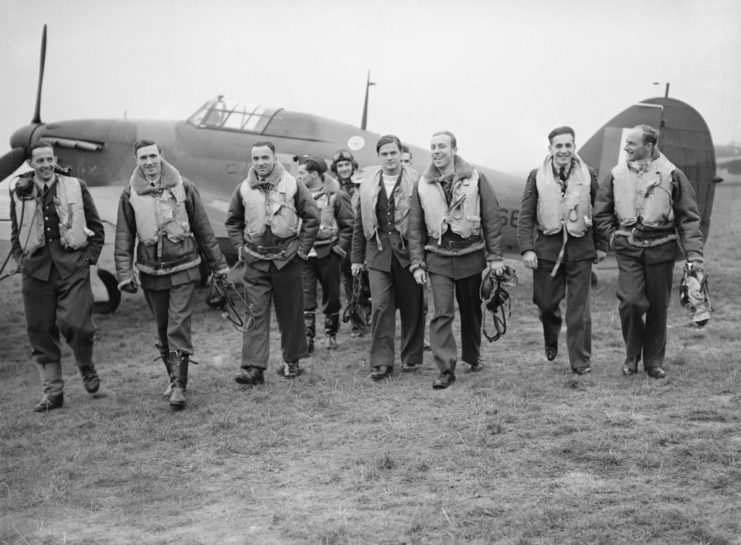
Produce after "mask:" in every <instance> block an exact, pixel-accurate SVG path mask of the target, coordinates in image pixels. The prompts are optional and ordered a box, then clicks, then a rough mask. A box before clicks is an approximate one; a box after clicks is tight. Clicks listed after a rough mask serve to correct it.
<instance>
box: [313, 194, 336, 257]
mask: <svg viewBox="0 0 741 545" xmlns="http://www.w3.org/2000/svg"><path fill="white" fill-rule="evenodd" d="M314 202H315V203H316V206H317V208H318V209H319V233H318V234H317V236H316V242H315V244H320V245H321V244H322V243H324V244H326V243H329V242H332V241H334V240H336V239H337V232H338V231H339V227H338V226H337V218H335V215H334V207H335V203H336V202H337V193H329V192H327V191H325V190H324V189H320V190H319V192H318V193H317V194H315V195H314Z"/></svg>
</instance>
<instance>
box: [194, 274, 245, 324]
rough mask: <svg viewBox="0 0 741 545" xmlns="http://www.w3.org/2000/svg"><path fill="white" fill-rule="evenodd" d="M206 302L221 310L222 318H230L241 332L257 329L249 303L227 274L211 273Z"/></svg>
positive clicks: (211, 306)
mask: <svg viewBox="0 0 741 545" xmlns="http://www.w3.org/2000/svg"><path fill="white" fill-rule="evenodd" d="M206 304H207V305H208V306H209V307H210V308H212V309H214V310H218V311H220V313H221V318H222V319H223V320H229V321H230V322H231V323H232V326H233V327H234V329H236V330H237V331H239V332H240V333H248V332H250V331H252V330H253V329H255V316H254V314H253V313H252V309H251V308H250V305H249V303H247V300H246V299H245V298H244V296H243V295H242V294H241V293H240V290H239V289H238V288H237V286H236V285H235V284H234V282H231V281H230V280H228V279H227V278H226V277H225V276H220V275H217V274H214V275H211V280H210V281H209V286H208V295H207V296H206ZM243 316H244V318H243Z"/></svg>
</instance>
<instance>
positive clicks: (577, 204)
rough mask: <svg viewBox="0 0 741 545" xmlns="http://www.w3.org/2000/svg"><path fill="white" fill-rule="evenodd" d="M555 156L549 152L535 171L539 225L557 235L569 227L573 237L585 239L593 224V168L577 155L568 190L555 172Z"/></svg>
mask: <svg viewBox="0 0 741 545" xmlns="http://www.w3.org/2000/svg"><path fill="white" fill-rule="evenodd" d="M552 164H553V157H552V155H548V156H547V157H546V158H545V160H544V161H543V163H541V165H540V167H539V168H538V172H537V173H536V174H535V185H536V187H537V188H538V227H540V229H541V231H543V234H545V235H555V234H556V233H560V232H561V229H563V228H564V226H565V227H566V231H567V232H568V233H569V234H570V235H571V236H573V237H576V238H581V237H583V236H584V235H585V234H586V233H587V230H588V229H589V227H590V226H591V225H592V199H591V187H592V177H591V176H590V174H589V167H587V165H586V164H585V163H584V161H582V159H581V158H580V157H579V156H578V155H574V163H573V167H572V170H571V175H570V176H569V179H568V185H567V186H566V191H565V192H563V193H562V192H561V184H560V183H559V182H558V181H557V180H556V177H555V176H554V174H553V166H552Z"/></svg>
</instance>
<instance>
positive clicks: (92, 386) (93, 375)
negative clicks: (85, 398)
mask: <svg viewBox="0 0 741 545" xmlns="http://www.w3.org/2000/svg"><path fill="white" fill-rule="evenodd" d="M80 376H82V385H83V386H84V387H85V390H86V391H87V393H89V394H94V393H95V392H97V391H98V389H99V388H100V377H98V373H97V371H96V370H95V365H93V364H92V363H91V364H90V365H86V366H84V367H80Z"/></svg>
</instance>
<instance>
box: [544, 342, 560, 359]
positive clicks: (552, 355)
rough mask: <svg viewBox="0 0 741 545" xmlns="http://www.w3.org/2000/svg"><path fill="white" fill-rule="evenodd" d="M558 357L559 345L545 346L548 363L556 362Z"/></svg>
mask: <svg viewBox="0 0 741 545" xmlns="http://www.w3.org/2000/svg"><path fill="white" fill-rule="evenodd" d="M556 356H558V345H554V346H548V345H545V357H546V358H548V361H553V360H555V359H556Z"/></svg>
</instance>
